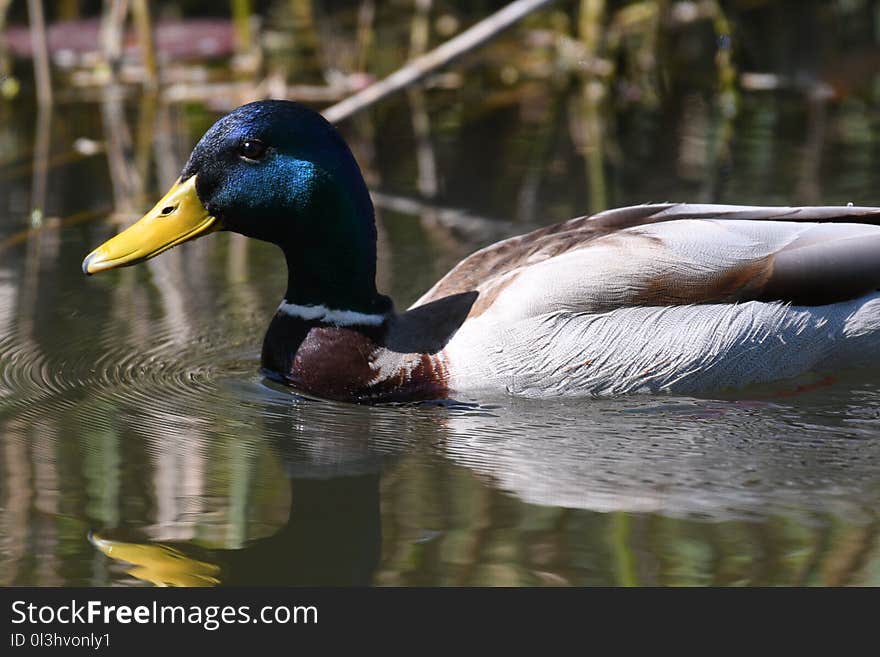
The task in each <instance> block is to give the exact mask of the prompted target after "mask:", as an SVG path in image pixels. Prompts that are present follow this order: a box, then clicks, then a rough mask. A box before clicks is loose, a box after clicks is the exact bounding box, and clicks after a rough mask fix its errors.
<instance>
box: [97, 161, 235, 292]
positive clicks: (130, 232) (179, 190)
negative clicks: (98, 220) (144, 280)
mask: <svg viewBox="0 0 880 657" xmlns="http://www.w3.org/2000/svg"><path fill="white" fill-rule="evenodd" d="M218 228H219V226H218V223H217V220H216V219H215V218H214V217H212V216H211V215H210V214H208V211H207V210H206V209H205V206H204V205H202V202H201V200H199V195H198V194H197V193H196V177H195V176H190V177H189V178H187V179H186V181H185V182H180V179H178V180H177V182H176V183H174V185H173V186H172V187H171V189H170V190H168V193H167V194H165V196H163V197H162V199H161V200H160V201H159V202H158V203H156V205H155V206H154V207H153V209H152V210H150V211H149V212H148V213H147V214H145V215H144V216H143V217H141V218H140V219H139V220H138V221H137V222H135V223H134V224H132V225H131V226H129V227H128V228H126V229H125V230H124V231H122V232H121V233H119V234H118V235H117V236H116V237H113V238H111V239H109V240H107V241H106V242H104V243H103V244H102V245H101V246H99V247H98V248H97V249H95V250H94V251H92V252H91V253H90V254H89V255H87V256H86V259H85V260H83V264H82V268H83V272H84V273H86V274H96V273H98V272H99V271H104V270H105V269H115V268H116V267H125V266H127V265H133V264H135V263H138V262H143V261H144V260H149V259H150V258H152V257H153V256H157V255H159V254H160V253H162V252H163V251H167V250H168V249H170V248H171V247H174V246H177V245H178V244H183V243H184V242H188V241H189V240H192V239H195V238H196V237H199V236H200V235H206V234H207V233H211V232H214V231H215V230H217V229H218Z"/></svg>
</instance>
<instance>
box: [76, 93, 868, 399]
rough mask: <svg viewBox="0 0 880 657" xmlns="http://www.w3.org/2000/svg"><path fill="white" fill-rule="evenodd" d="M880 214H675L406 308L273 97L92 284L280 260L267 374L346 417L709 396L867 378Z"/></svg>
mask: <svg viewBox="0 0 880 657" xmlns="http://www.w3.org/2000/svg"><path fill="white" fill-rule="evenodd" d="M878 219H880V208H864V207H852V206H847V207H801V208H786V207H747V206H729V205H695V204H682V203H665V204H651V205H640V206H635V207H628V208H622V209H616V210H609V211H606V212H601V213H599V214H596V215H593V216H590V217H578V218H575V219H571V220H569V221H566V222H563V223H560V224H556V225H553V226H549V227H546V228H541V229H539V230H535V231H533V232H530V233H527V234H525V235H521V236H518V237H512V238H510V239H507V240H504V241H501V242H498V243H496V244H493V245H491V246H488V247H486V248H484V249H482V250H480V251H477V252H476V253H474V254H472V255H470V256H469V257H467V258H465V259H464V260H463V261H461V262H460V263H459V264H458V265H457V266H456V267H455V268H453V269H452V271H450V272H449V273H448V274H447V275H446V276H444V277H443V278H442V279H441V280H440V281H439V282H437V283H436V285H434V287H432V288H431V289H430V290H428V291H427V292H426V293H425V294H424V295H423V296H422V297H421V298H420V299H419V300H418V301H416V302H415V304H413V306H412V307H410V308H409V309H408V310H406V311H405V312H396V311H395V309H394V306H393V304H392V302H391V300H390V299H389V298H388V297H387V296H384V295H382V294H380V293H379V292H377V290H376V284H375V273H376V227H375V223H374V215H373V206H372V203H371V201H370V195H369V192H368V191H367V186H366V184H365V183H364V180H363V177H362V175H361V172H360V169H359V167H358V165H357V162H356V161H355V159H354V156H353V155H352V153H351V151H350V150H349V148H348V146H347V145H346V143H345V141H344V140H343V139H342V137H341V136H340V135H339V133H338V132H337V131H336V130H335V128H334V127H333V126H332V125H330V124H329V123H328V122H327V121H326V120H324V118H323V117H321V115H320V114H318V113H317V112H314V111H312V110H310V109H308V108H306V107H304V106H302V105H299V104H296V103H293V102H288V101H280V100H268V101H261V102H256V103H250V104H248V105H243V106H241V107H239V108H238V109H236V110H234V111H233V112H231V113H230V114H228V115H226V116H225V117H223V118H221V119H220V120H218V121H217V122H216V123H215V124H214V125H213V126H212V127H211V128H210V129H209V130H208V131H207V133H205V135H204V136H203V137H202V139H201V140H200V141H199V142H198V144H197V145H196V147H195V148H194V150H193V151H192V154H191V155H190V158H189V160H188V162H187V163H186V166H185V167H184V168H183V171H182V173H181V175H180V178H179V179H178V180H177V182H176V183H175V184H174V186H173V187H172V188H171V190H170V191H169V192H168V193H167V194H166V195H165V196H164V197H163V198H162V199H161V200H160V201H159V202H158V203H157V204H156V206H155V207H154V208H153V209H152V210H150V211H149V212H148V213H147V214H146V215H145V216H144V217H143V218H141V219H140V220H139V221H137V222H136V223H135V224H133V225H132V226H130V227H129V228H127V229H126V230H124V231H123V232H121V233H119V234H118V235H116V236H115V237H113V238H112V239H110V240H109V241H107V242H106V243H105V244H103V245H102V246H100V247H98V248H97V249H95V250H94V251H92V253H90V254H89V255H88V256H87V257H86V258H85V260H84V261H83V271H84V272H86V273H87V274H94V273H96V272H100V271H104V270H107V269H113V268H115V267H121V266H125V265H132V264H135V263H137V262H141V261H143V260H146V259H148V258H152V257H154V256H156V255H158V254H160V253H162V252H163V251H165V250H167V249H170V248H172V247H174V246H177V245H178V244H182V243H183V242H186V241H189V240H192V239H195V238H197V237H201V236H203V235H207V234H208V233H211V232H214V231H217V230H230V231H234V232H237V233H241V234H242V235H246V236H248V237H253V238H256V239H259V240H265V241H268V242H272V243H274V244H277V245H278V246H279V247H281V250H282V251H283V252H284V256H285V258H286V260H287V269H288V285H287V293H286V294H285V297H284V300H283V301H282V302H281V304H280V305H279V307H278V310H277V312H276V313H275V315H274V317H273V318H272V321H271V323H270V325H269V329H268V332H267V334H266V337H265V339H264V342H263V349H262V368H263V370H264V372H265V373H266V375H267V376H269V377H271V378H275V379H278V380H280V381H283V382H285V383H287V384H289V385H291V386H293V387H294V388H296V389H297V390H299V391H300V392H302V393H304V394H306V395H310V396H316V397H320V398H329V399H336V400H345V401H353V402H365V403H370V402H385V401H413V400H431V399H443V398H451V397H458V398H465V397H471V398H472V397H474V396H477V397H479V395H481V394H489V393H492V392H502V393H510V394H514V395H523V396H531V397H547V396H558V395H596V394H618V393H629V392H635V391H672V392H679V393H700V392H709V391H713V390H718V389H722V388H732V387H742V386H747V385H750V384H756V383H764V382H771V381H776V380H781V379H786V378H790V377H796V376H799V375H802V374H804V373H808V372H815V371H824V370H832V369H842V368H849V367H854V366H860V365H867V364H873V363H874V362H875V361H876V358H877V355H878V353H880V295H878V293H877V290H878V289H880V227H877V226H875V225H872V224H873V223H875V222H877V221H878Z"/></svg>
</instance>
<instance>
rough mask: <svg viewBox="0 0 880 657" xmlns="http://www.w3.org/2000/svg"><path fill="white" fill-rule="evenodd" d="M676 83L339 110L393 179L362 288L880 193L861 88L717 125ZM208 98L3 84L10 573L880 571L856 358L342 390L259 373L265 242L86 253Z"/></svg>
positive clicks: (138, 581)
mask: <svg viewBox="0 0 880 657" xmlns="http://www.w3.org/2000/svg"><path fill="white" fill-rule="evenodd" d="M694 85H695V86H693V87H691V88H685V89H683V90H679V91H677V92H676V93H675V94H672V95H670V96H669V97H668V98H665V99H662V100H660V101H658V102H657V103H655V104H652V103H649V102H647V101H644V102H633V103H630V104H623V105H621V106H614V107H613V109H614V112H611V111H610V109H612V108H609V106H607V105H604V104H602V103H599V104H598V106H597V105H596V104H595V103H591V102H589V100H587V99H589V97H590V93H589V89H588V88H586V87H584V86H583V85H581V84H580V83H577V82H571V83H569V82H566V83H560V82H559V81H558V80H547V81H528V82H520V83H517V84H514V85H509V86H504V85H500V86H497V85H496V87H493V88H492V89H491V90H489V91H487V90H480V89H479V88H477V89H476V90H475V89H474V88H473V85H472V83H469V82H466V84H465V87H463V88H461V89H458V90H433V91H428V92H424V93H421V94H419V93H416V94H409V95H407V94H403V95H401V96H399V97H397V98H394V99H392V100H390V101H387V102H385V103H383V104H381V105H380V106H378V107H377V108H375V109H374V110H373V111H370V112H367V113H366V114H364V115H362V116H359V117H357V118H356V119H353V120H350V121H348V122H346V123H344V124H343V125H342V126H341V127H342V129H343V132H344V133H345V136H346V138H347V139H348V140H349V141H350V143H351V144H352V146H353V148H354V150H355V151H356V154H357V156H358V158H359V160H360V162H361V163H362V165H363V166H364V169H365V173H366V175H367V177H368V179H369V181H370V184H371V186H372V187H373V189H374V190H376V191H377V192H380V193H381V194H380V195H378V196H377V205H378V206H379V231H380V251H381V255H380V263H379V269H380V271H379V285H380V288H381V289H383V290H385V291H387V292H389V293H390V294H391V295H392V296H393V297H394V298H395V300H396V301H397V304H398V306H400V307H405V306H406V305H408V303H410V302H411V301H412V300H414V299H415V298H417V296H418V295H419V294H420V293H421V292H423V291H424V290H425V289H427V288H428V287H429V286H430V285H431V284H432V283H433V282H434V281H435V280H436V279H437V278H439V276H441V275H442V274H443V273H445V271H447V270H448V269H449V268H450V267H451V266H452V265H453V264H455V262H457V261H458V260H459V259H460V258H461V257H463V256H464V255H466V254H467V253H469V252H471V251H472V250H474V249H476V248H478V247H479V246H481V245H483V244H486V243H489V242H491V241H494V240H496V239H499V238H502V237H504V236H507V235H511V234H515V233H517V232H522V231H525V230H527V229H530V228H532V227H535V226H539V225H545V224H549V223H553V222H556V221H560V220H563V219H566V218H569V217H571V216H575V215H579V214H584V213H585V212H587V211H589V210H590V209H601V208H602V207H613V206H619V205H625V204H628V203H634V202H644V201H663V200H693V201H696V200H700V201H717V202H740V203H751V204H762V203H763V204H774V203H793V204H797V203H811V202H815V203H818V202H821V203H826V204H833V203H846V202H848V201H853V202H855V203H856V204H860V205H880V191H878V187H877V186H876V184H875V180H876V172H877V171H878V170H880V161H878V160H880V149H878V143H880V141H878V117H877V113H876V110H875V109H874V106H873V103H872V102H871V96H870V90H867V91H864V93H862V95H852V96H848V97H846V98H844V99H843V100H840V101H836V102H833V103H828V104H826V105H818V106H811V105H810V104H809V103H807V102H805V100H804V97H803V96H802V95H801V94H799V93H795V92H786V93H766V92H760V93H759V92H755V93H746V94H744V95H743V96H742V97H741V98H740V103H739V108H738V111H737V112H736V114H735V115H732V116H730V117H728V118H726V117H725V116H724V114H723V112H721V111H719V109H718V104H717V102H716V99H715V97H714V96H713V95H712V94H711V93H710V90H711V87H707V86H706V85H700V84H697V83H694ZM866 94H867V95H866ZM475 99H476V100H475ZM597 107H598V109H597ZM423 108H426V109H425V110H424V111H425V114H420V112H422V111H423ZM215 117H216V113H215V112H212V111H211V110H209V109H206V108H204V107H199V106H197V105H191V106H186V107H182V106H174V105H172V106H170V107H169V106H165V105H162V104H158V105H157V104H155V103H152V102H151V100H150V99H149V98H146V99H141V98H138V97H135V98H129V99H128V100H127V101H126V102H124V103H122V102H120V101H119V100H118V99H114V98H113V97H109V96H108V97H106V98H103V99H100V98H99V99H98V100H97V101H86V100H67V101H63V104H62V105H61V106H58V107H56V108H55V111H54V112H52V113H51V114H46V113H42V114H40V113H36V112H35V111H34V109H33V107H32V106H31V105H30V103H29V101H28V100H27V98H26V97H25V99H24V100H22V101H20V102H16V103H11V104H6V105H0V118H2V121H0V163H2V164H0V445H2V450H0V473H2V479H0V504H2V507H0V508H2V524H0V545H2V548H0V583H2V584H4V585H10V584H37V585H111V584H112V585H143V584H144V583H146V582H152V583H177V584H190V585H196V584H217V583H222V584H259V583H269V584H331V583H332V584H346V583H361V584H368V583H370V584H377V585H398V584H407V585H522V584H529V585H630V584H640V585H679V584H718V585H738V584H740V585H741V584H873V585H877V584H880V546H878V522H880V517H878V508H880V507H878V501H880V416H878V411H877V409H878V408H880V387H878V385H877V383H876V376H875V375H874V374H873V373H872V372H868V373H865V374H863V375H861V376H859V377H858V378H847V379H844V380H842V379H837V380H835V381H833V382H828V381H819V382H817V385H816V386H812V387H806V388H803V389H797V388H796V385H795V384H791V385H780V386H775V387H771V388H770V389H767V390H760V391H751V392H747V393H744V394H738V395H725V396H721V397H717V398H711V397H707V398H700V399H696V398H682V397H674V396H632V397H626V398H619V399H602V400H596V399H586V400H566V401H542V402H537V401H528V400H517V399H511V398H497V399H462V400H457V403H450V404H442V405H437V404H433V405H418V406H388V407H375V408H368V407H358V406H352V405H345V404H336V403H328V402H318V401H314V400H307V399H303V398H300V397H298V396H296V395H295V394H294V393H292V392H291V391H290V390H287V389H284V388H283V387H279V386H276V385H275V384H271V383H269V382H267V381H265V380H263V379H262V378H261V377H260V376H259V374H258V366H259V349H260V345H261V340H262V336H263V332H264V330H265V328H266V326H267V325H268V321H269V319H270V317H271V315H272V313H273V311H274V308H275V307H276V305H277V303H278V302H279V300H280V297H281V294H282V292H283V289H284V285H285V281H286V278H285V276H286V274H285V272H284V270H283V261H282V259H281V258H280V253H279V252H277V250H276V249H275V248H274V247H271V246H268V245H265V244H260V243H256V242H249V241H246V240H243V239H240V238H238V237H236V236H230V235H226V234H219V235H212V236H210V237H208V238H206V239H203V240H201V241H199V242H196V243H192V244H188V245H185V246H183V247H181V248H179V249H176V250H174V251H172V252H168V253H166V254H164V255H162V256H161V257H159V258H157V259H155V260H152V261H150V262H149V263H147V264H146V265H141V266H139V267H136V268H130V269H125V270H121V271H115V272H109V273H106V274H102V275H101V276H99V277H95V278H86V277H84V276H82V275H81V273H80V269H79V267H80V262H81V260H82V257H83V256H84V255H85V254H86V253H87V252H88V251H89V250H91V248H93V247H94V246H95V245H97V244H99V243H101V242H102V241H103V240H104V239H105V238H107V237H108V236H110V235H111V234H113V233H114V232H115V231H116V230H117V225H118V224H120V223H121V224H125V223H127V222H129V221H131V220H132V219H133V218H134V217H135V216H136V215H137V214H138V213H139V211H141V210H143V209H144V208H145V207H146V206H148V205H151V203H152V200H154V199H155V198H157V194H158V193H159V192H160V191H164V188H165V187H166V186H167V184H168V183H169V182H170V181H172V180H173V179H174V178H175V177H176V175H177V170H178V169H179V167H180V166H181V164H182V163H183V162H184V160H185V158H186V155H187V154H188V151H189V148H190V147H191V146H192V144H193V143H194V142H195V140H196V139H197V138H198V137H199V136H200V134H201V132H202V131H203V130H204V129H205V128H206V127H207V126H208V125H210V123H211V121H212V120H213V119H214V118H215ZM417 117H421V118H427V122H428V126H429V130H428V133H425V132H424V131H422V132H420V130H419V129H418V125H420V123H419V121H418V120H415V121H414V118H417ZM144 125H146V126H147V128H149V127H150V126H160V127H159V128H156V127H154V128H153V129H152V130H150V129H147V130H141V129H140V128H139V127H138V126H144ZM414 125H415V126H416V129H415V130H414V127H413V126H414ZM590 126H593V127H596V128H598V133H591V132H590V130H591V129H592V128H591V127H590ZM585 133H586V136H585ZM591 134H592V135H593V136H592V137H590V136H589V135H591ZM596 134H598V135H599V136H600V138H597V137H596ZM77 140H79V141H77ZM83 140H86V141H83ZM92 151H94V153H92ZM113 162H117V163H118V162H122V165H121V166H119V165H113V164H108V163H113ZM126 162H130V163H134V164H133V165H126ZM597 165H598V166H597ZM114 166H115V167H116V170H114ZM431 196H434V200H433V201H432V200H430V197H431ZM33 207H39V208H43V211H42V212H41V213H38V214H32V213H31V209H32V208H33ZM114 222H115V223H114ZM105 553H109V554H110V555H111V556H110V557H108V556H106V554H105Z"/></svg>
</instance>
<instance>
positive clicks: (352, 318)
mask: <svg viewBox="0 0 880 657" xmlns="http://www.w3.org/2000/svg"><path fill="white" fill-rule="evenodd" d="M278 312H280V313H281V314H282V315H287V316H288V317H297V318H299V319H303V320H306V321H312V320H318V321H321V322H324V323H326V324H332V325H334V326H380V325H381V324H382V322H384V321H385V319H386V318H387V315H371V314H367V313H359V312H355V311H354V310H334V309H333V308H328V307H327V306H300V305H299V304H296V303H287V300H286V299H285V300H284V301H282V302H281V305H280V306H278Z"/></svg>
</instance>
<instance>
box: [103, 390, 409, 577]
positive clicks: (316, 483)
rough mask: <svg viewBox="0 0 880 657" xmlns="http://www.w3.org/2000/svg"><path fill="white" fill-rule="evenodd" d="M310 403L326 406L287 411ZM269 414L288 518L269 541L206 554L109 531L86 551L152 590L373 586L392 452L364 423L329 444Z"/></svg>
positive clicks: (299, 423) (320, 434) (268, 432)
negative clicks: (382, 494)
mask: <svg viewBox="0 0 880 657" xmlns="http://www.w3.org/2000/svg"><path fill="white" fill-rule="evenodd" d="M310 406H311V407H312V409H311V410H312V411H313V410H315V407H316V406H317V407H321V406H325V405H324V404H321V403H320V402H306V403H305V404H299V403H297V402H294V404H293V408H294V412H295V413H299V411H300V410H303V407H306V408H308V407H310ZM277 410H278V409H277V408H275V409H274V411H277ZM272 411H273V409H267V412H265V413H264V414H263V418H264V419H265V420H266V421H267V422H268V423H269V425H268V426H267V425H264V426H263V427H261V429H262V431H261V433H262V435H263V436H267V437H270V438H268V441H269V447H270V448H271V452H272V453H273V454H274V455H275V456H276V457H277V458H278V459H280V461H281V464H282V466H283V471H284V474H285V476H286V478H287V481H288V483H289V485H290V507H289V513H288V516H287V520H286V522H285V523H284V524H283V526H282V527H281V528H280V529H278V530H277V531H276V532H275V533H274V534H272V535H271V536H268V537H265V538H260V539H256V540H253V541H250V542H248V543H246V544H245V545H244V546H243V547H242V548H240V549H207V548H204V547H201V546H199V545H197V544H195V543H193V542H189V541H187V542H154V541H148V540H143V538H141V539H131V538H127V537H126V535H125V532H124V531H121V530H115V529H111V530H102V531H98V532H94V533H92V534H91V535H90V540H91V542H92V544H93V545H94V546H95V547H96V548H97V549H98V550H100V551H101V552H103V553H104V554H105V555H107V556H108V557H111V558H112V559H114V560H117V561H119V562H123V563H126V564H131V567H130V568H129V569H127V570H126V572H127V574H129V575H131V576H133V577H135V578H137V579H140V580H143V581H145V582H150V583H152V584H154V585H157V586H217V585H219V586H244V585H248V586H250V585H257V586H321V585H327V586H349V585H351V586H365V585H369V584H371V583H372V580H373V574H374V572H375V570H376V568H377V566H378V564H379V559H380V555H381V544H382V537H381V523H380V512H379V481H380V475H381V472H382V469H383V467H384V466H385V465H386V464H387V463H388V461H389V460H391V459H393V458H394V449H395V448H394V447H393V446H391V447H389V446H388V445H383V446H381V447H375V446H374V445H373V443H372V441H371V440H370V439H369V438H368V436H370V435H373V434H372V433H371V432H375V430H376V427H375V426H372V425H371V424H370V423H369V422H365V423H364V424H363V425H362V426H360V427H357V428H356V427H354V426H352V427H350V428H349V429H348V430H347V433H346V432H345V431H343V432H340V431H339V429H338V428H337V430H336V433H335V434H334V435H333V436H332V439H330V437H329V436H327V435H326V433H325V429H324V428H322V429H315V430H314V431H309V430H308V429H304V428H303V427H308V426H309V424H308V423H304V422H303V421H304V420H305V418H302V417H297V418H294V419H295V422H294V426H295V427H296V429H295V430H294V433H291V423H290V419H291V418H289V417H283V416H281V415H279V414H278V413H277V412H274V413H273V412H272ZM330 411H331V412H332V409H330ZM319 412H321V411H319ZM322 412H325V413H326V412H327V409H322ZM307 413H309V411H308V410H307ZM311 414H313V413H310V415H311ZM310 420H314V418H310ZM273 424H274V426H272V425H273ZM373 424H375V423H373ZM380 431H381V428H380ZM262 440H263V439H262V438H260V441H262ZM129 536H130V535H129Z"/></svg>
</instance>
